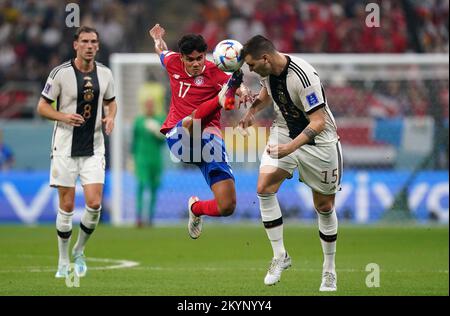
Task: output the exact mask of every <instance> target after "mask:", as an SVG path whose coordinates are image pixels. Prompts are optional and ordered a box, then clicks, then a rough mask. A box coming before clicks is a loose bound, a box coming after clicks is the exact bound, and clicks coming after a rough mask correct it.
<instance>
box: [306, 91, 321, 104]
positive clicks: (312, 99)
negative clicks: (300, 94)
mask: <svg viewBox="0 0 450 316" xmlns="http://www.w3.org/2000/svg"><path fill="white" fill-rule="evenodd" d="M306 100H307V101H308V104H309V106H314V105H316V104H318V103H319V98H318V97H317V95H316V93H315V92H313V93H310V94H308V95H307V96H306Z"/></svg>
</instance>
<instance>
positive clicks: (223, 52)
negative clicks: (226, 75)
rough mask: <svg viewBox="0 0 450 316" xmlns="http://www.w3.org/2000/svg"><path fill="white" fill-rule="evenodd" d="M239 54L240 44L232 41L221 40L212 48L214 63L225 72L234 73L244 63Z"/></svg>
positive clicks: (240, 50)
mask: <svg viewBox="0 0 450 316" xmlns="http://www.w3.org/2000/svg"><path fill="white" fill-rule="evenodd" d="M241 52H242V44H241V43H239V42H238V41H236V40H232V39H226V40H223V41H221V42H220V43H218V44H217V45H216V47H215V48H214V51H213V59H214V63H215V64H216V65H217V67H219V69H221V70H223V71H225V72H234V71H236V70H238V69H239V68H241V67H242V64H243V63H244V59H243V58H242V55H241Z"/></svg>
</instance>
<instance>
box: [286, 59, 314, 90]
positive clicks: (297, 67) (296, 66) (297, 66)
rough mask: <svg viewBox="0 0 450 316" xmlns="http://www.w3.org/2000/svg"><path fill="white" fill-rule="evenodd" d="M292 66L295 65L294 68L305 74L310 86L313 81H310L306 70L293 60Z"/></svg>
mask: <svg viewBox="0 0 450 316" xmlns="http://www.w3.org/2000/svg"><path fill="white" fill-rule="evenodd" d="M290 66H291V67H293V68H296V69H297V70H298V71H300V72H301V73H302V74H303V76H305V80H306V83H307V85H308V87H309V86H310V85H311V81H309V78H308V76H307V75H306V72H305V71H304V70H303V69H302V68H301V67H300V66H299V65H297V64H296V63H294V62H293V61H291V64H290Z"/></svg>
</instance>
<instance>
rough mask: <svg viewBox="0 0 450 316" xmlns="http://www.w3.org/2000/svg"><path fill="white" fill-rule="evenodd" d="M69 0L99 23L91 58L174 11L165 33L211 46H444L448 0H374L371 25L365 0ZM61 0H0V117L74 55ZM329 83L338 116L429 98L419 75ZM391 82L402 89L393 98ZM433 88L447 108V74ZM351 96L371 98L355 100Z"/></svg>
mask: <svg viewBox="0 0 450 316" xmlns="http://www.w3.org/2000/svg"><path fill="white" fill-rule="evenodd" d="M71 2H76V3H78V4H79V6H80V12H81V21H80V22H81V24H88V25H93V26H94V27H96V28H97V30H98V31H99V33H100V36H101V38H100V39H101V50H100V54H99V57H98V60H100V61H101V62H103V63H105V64H108V57H109V55H110V53H112V52H149V49H150V48H149V47H150V46H149V44H148V43H147V42H148V41H147V40H143V39H144V38H145V37H146V36H147V34H146V33H147V28H148V26H149V25H151V21H152V19H159V20H161V21H160V22H164V21H165V20H168V21H169V20H170V19H171V18H172V20H174V18H175V17H176V19H175V21H177V23H178V25H176V24H174V23H168V33H170V34H179V33H180V30H182V32H195V33H201V34H202V35H203V36H204V37H205V39H206V40H207V42H208V46H209V48H210V49H212V48H213V47H214V45H215V44H216V43H217V42H219V41H220V40H222V39H224V38H234V39H237V40H239V41H241V42H244V41H245V40H246V39H247V38H250V37H251V36H253V35H255V34H263V35H266V36H267V37H269V38H271V39H272V40H273V42H274V43H275V45H276V46H277V47H278V48H279V50H280V51H284V52H286V53H292V52H299V53H350V52H351V53H405V52H429V53H431V52H440V53H448V51H449V47H448V43H449V41H448V12H449V8H448V7H449V3H448V1H440V0H424V1H419V0H410V1H394V0H383V1H372V2H374V3H378V4H379V7H380V24H381V25H380V26H381V27H379V28H369V27H362V25H365V24H364V23H365V19H366V16H367V14H368V12H366V10H365V5H364V4H363V2H361V1H356V0H339V1H329V0H318V1H307V0H247V1H237V0H190V1H185V2H184V6H185V7H186V6H187V7H190V8H191V10H190V12H186V14H185V15H183V17H180V16H178V15H176V16H175V13H174V12H173V9H172V8H173V7H174V6H180V4H176V5H175V4H174V3H173V2H171V1H164V2H163V1H158V0H151V1H143V0H103V1H89V0H78V1H71ZM66 3H68V1H66ZM66 3H64V2H61V1H57V0H46V1H37V0H3V1H1V2H0V118H1V117H5V118H8V117H9V118H11V117H24V115H23V112H20V111H19V110H18V111H17V112H14V111H12V110H11V109H13V108H12V107H11V104H18V105H17V108H19V107H20V105H21V104H22V105H23V104H24V103H25V101H26V99H27V97H28V94H27V92H26V91H23V90H24V88H23V87H25V86H26V84H24V83H35V87H42V85H43V83H44V81H45V79H46V76H47V74H48V70H49V69H51V68H53V67H54V66H56V65H58V64H60V63H61V62H63V61H64V60H67V59H68V58H70V56H72V53H73V52H72V46H71V45H72V33H73V29H72V28H68V27H66V25H65V22H66V21H65V20H66V16H67V12H66V11H65V9H64V7H65V5H66ZM405 3H406V4H409V5H410V6H409V7H408V6H406V5H405ZM161 17H164V18H161ZM411 19H412V21H411ZM411 22H412V23H413V26H414V28H412V27H411ZM169 44H170V45H169V46H170V47H173V48H175V45H176V42H175V40H172V41H170V40H169ZM14 83H17V84H16V86H14ZM11 85H12V88H11ZM6 87H8V88H6ZM16 88H17V89H16ZM21 88H22V90H21ZM328 89H329V91H328V93H327V94H328V95H329V96H330V97H332V98H333V100H332V102H333V106H334V107H335V113H336V115H337V116H339V115H356V116H357V115H366V116H388V117H390V116H398V115H424V114H426V113H427V109H428V108H429V107H430V104H429V102H430V101H429V100H428V99H427V98H426V95H427V92H426V89H425V87H424V85H423V84H421V83H401V82H397V83H396V82H392V83H388V84H381V85H380V86H378V87H371V90H370V91H368V89H361V88H360V87H357V86H355V85H351V84H350V85H345V86H330V87H328ZM396 89H397V91H398V89H402V92H404V91H406V92H407V93H402V94H401V96H400V97H399V96H398V95H397V94H396V93H395V91H396ZM436 89H437V90H435V92H434V93H435V94H436V95H438V99H439V100H441V102H442V105H443V108H444V111H445V113H447V117H448V83H447V84H443V85H440V86H439V87H436ZM349 98H351V99H350V100H349ZM358 100H364V102H362V103H361V102H359V104H364V105H367V104H368V105H369V106H364V107H360V108H358V105H357V104H358V102H357V101H358ZM348 104H355V106H351V107H349V106H348Z"/></svg>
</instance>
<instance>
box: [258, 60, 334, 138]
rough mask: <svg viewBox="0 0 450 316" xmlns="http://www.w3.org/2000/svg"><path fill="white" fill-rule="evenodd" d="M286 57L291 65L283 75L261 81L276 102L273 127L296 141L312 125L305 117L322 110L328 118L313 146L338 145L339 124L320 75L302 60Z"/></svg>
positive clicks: (272, 76)
mask: <svg viewBox="0 0 450 316" xmlns="http://www.w3.org/2000/svg"><path fill="white" fill-rule="evenodd" d="M285 56H286V57H287V59H288V63H287V65H286V68H285V69H284V70H283V72H282V73H281V74H280V75H279V76H274V75H269V76H267V77H264V78H263V79H262V80H261V83H262V85H263V87H265V88H266V89H267V91H268V93H269V95H270V96H271V97H272V99H273V101H274V109H275V113H276V118H275V120H274V122H273V126H274V127H277V129H278V131H279V132H280V133H283V134H285V135H286V136H289V137H290V138H291V139H294V138H295V137H297V136H298V135H299V134H300V133H301V132H302V131H303V130H304V129H305V127H306V126H307V125H308V124H309V120H308V116H307V115H306V114H311V113H313V112H314V111H317V110H318V109H321V108H323V109H324V110H325V113H326V114H327V115H326V123H325V129H324V130H323V131H322V132H320V133H319V135H317V136H316V137H315V139H314V140H313V142H312V143H311V145H312V144H327V143H333V142H336V141H337V140H338V136H337V131H336V129H337V127H336V122H335V120H334V117H333V114H332V113H331V111H330V108H329V107H328V104H327V100H326V97H325V92H324V90H323V87H322V84H321V82H320V78H319V75H318V74H317V71H316V70H315V69H314V67H313V66H311V65H310V64H309V63H308V62H306V61H305V60H303V59H301V58H298V57H294V56H289V55H285Z"/></svg>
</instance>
